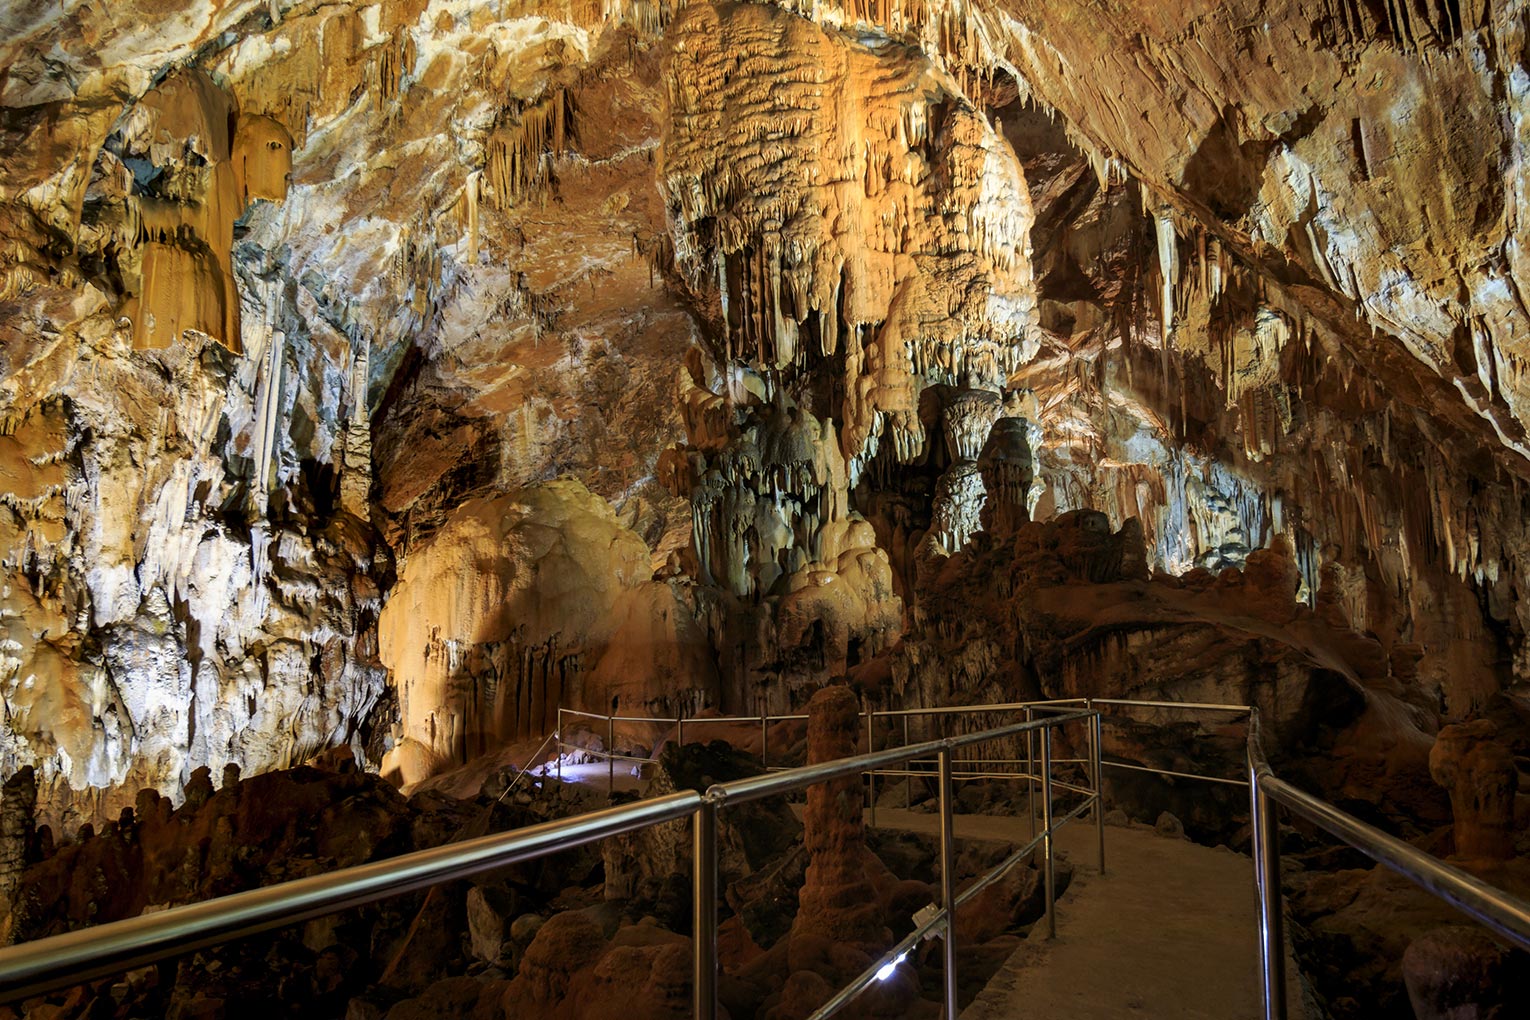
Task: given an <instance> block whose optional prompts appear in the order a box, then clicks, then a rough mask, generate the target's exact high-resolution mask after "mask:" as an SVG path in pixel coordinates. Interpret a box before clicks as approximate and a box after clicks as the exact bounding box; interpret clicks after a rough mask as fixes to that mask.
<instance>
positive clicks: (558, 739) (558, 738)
mask: <svg viewBox="0 0 1530 1020" xmlns="http://www.w3.org/2000/svg"><path fill="white" fill-rule="evenodd" d="M553 737H554V740H553V755H554V757H555V759H556V760H557V762H558V782H560V783H561V782H563V706H562V705H559V706H558V728H557V729H556V730H553Z"/></svg>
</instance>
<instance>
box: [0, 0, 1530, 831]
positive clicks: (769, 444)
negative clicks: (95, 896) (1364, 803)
mask: <svg viewBox="0 0 1530 1020" xmlns="http://www.w3.org/2000/svg"><path fill="white" fill-rule="evenodd" d="M1383 8H1384V9H1383ZM1394 8H1395V9H1394ZM1404 8H1406V10H1404ZM1389 10H1390V11H1392V13H1391V14H1390V15H1389V14H1387V13H1386V11H1389ZM1525 32H1526V26H1525V15H1524V12H1523V11H1522V10H1520V9H1519V8H1518V7H1515V6H1512V5H1509V6H1505V5H1485V4H1483V5H1438V6H1430V7H1429V8H1428V10H1427V11H1425V10H1424V8H1423V6H1422V5H1418V10H1416V11H1415V10H1414V7H1413V6H1410V5H1403V6H1402V7H1397V6H1396V5H1394V7H1393V8H1387V7H1386V6H1385V5H1382V8H1377V9H1373V8H1371V7H1365V6H1364V5H1359V6H1356V5H1342V4H1341V5H1331V4H1320V3H1316V2H1312V0H1284V2H1281V3H1276V4H1273V5H1272V4H1258V3H1254V2H1253V0H1235V2H1233V3H1231V4H1209V3H1191V4H1180V5H1175V6H1173V7H1172V8H1169V7H1164V6H1163V5H1155V4H1148V3H1116V4H1109V5H1101V4H1084V3H1081V2H1072V0H1070V2H1062V3H1055V2H1045V3H1043V2H1032V0H983V2H979V3H976V4H966V3H960V4H959V3H955V2H947V0H928V2H920V3H910V4H891V3H890V4H875V5H849V6H840V5H837V4H834V3H825V4H814V5H807V4H801V3H779V4H741V5H727V6H715V5H711V4H706V3H694V4H689V5H685V6H683V7H678V8H676V7H670V6H667V5H657V6H655V5H650V4H649V3H647V2H646V0H641V2H636V0H635V2H629V3H613V4H608V5H605V6H603V7H596V6H590V5H582V6H581V5H555V4H554V5H548V4H535V3H524V4H512V5H508V6H507V5H505V4H502V3H499V2H493V3H490V2H487V0H413V2H405V3H388V4H382V3H369V2H365V0H346V2H341V3H333V4H324V5H319V4H314V3H308V2H303V3H295V4H285V3H283V2H281V0H276V2H270V3H258V2H255V0H242V2H220V3H207V4H201V5H196V4H190V3H186V2H179V0H172V2H170V3H168V4H165V5H159V6H154V7H153V8H152V9H150V7H148V6H145V5H137V4H133V3H128V4H126V5H125V6H124V5H114V6H110V7H104V6H100V5H95V6H90V5H78V4H76V5H71V4H64V5H62V6H60V5H53V6H48V5H42V6H38V5H12V6H11V7H10V8H7V10H6V11H5V12H4V13H0V40H3V41H0V67H4V68H5V71H4V73H3V76H0V107H3V109H4V117H3V118H0V147H3V154H4V156H5V158H4V159H3V160H0V341H3V342H0V494H3V498H0V631H3V634H0V696H3V698H4V701H5V707H6V714H5V720H6V721H5V723H4V725H3V727H0V771H3V772H4V773H5V774H6V775H10V774H14V773H15V772H16V771H17V770H19V769H20V768H21V767H23V766H26V765H33V766H35V767H36V776H37V783H38V790H39V793H38V804H39V808H38V810H39V813H40V815H41V816H42V817H43V818H55V819H58V820H62V819H64V818H66V817H67V818H69V819H70V821H71V822H73V821H76V820H78V818H84V817H96V818H98V819H99V818H109V817H112V816H114V814H115V812H116V810H117V809H120V807H121V806H123V805H124V804H125V803H126V802H127V800H126V798H127V797H128V794H127V793H126V792H125V791H128V790H132V789H135V788H136V787H137V786H139V785H149V786H153V787H155V788H156V789H158V790H160V791H161V792H162V793H164V794H165V795H167V796H170V797H172V798H176V797H180V796H182V794H183V791H184V788H185V786H186V784H187V783H188V782H189V781H190V778H191V776H192V774H193V773H194V771H195V770H196V769H198V768H201V767H208V768H211V769H214V770H218V769H221V768H222V767H223V766H224V765H225V764H228V763H234V764H237V765H239V766H241V767H242V768H243V769H244V770H245V772H246V774H253V773H255V772H259V771H264V770H267V769H271V768H276V767H280V766H284V765H290V764H293V763H295V762H300V761H302V760H304V759H306V758H307V757H309V756H310V755H311V754H313V753H315V752H317V751H319V750H321V749H323V748H326V747H330V746H335V745H350V746H352V747H354V748H355V749H356V751H357V752H358V753H359V754H360V755H361V757H362V758H363V759H364V760H365V763H366V765H367V766H368V767H373V768H380V767H383V765H384V760H385V758H386V763H387V768H388V769H389V771H390V773H392V774H396V775H397V777H399V778H406V779H416V778H423V777H425V776H426V775H428V774H430V773H431V772H433V771H435V770H438V769H440V768H442V767H444V766H446V765H448V764H452V763H456V762H459V761H461V760H463V759H464V758H466V757H470V756H472V755H474V754H477V753H478V752H480V751H483V750H489V749H491V748H492V747H493V746H495V744H496V742H498V741H502V740H504V739H506V738H510V737H514V736H519V735H523V734H529V733H539V732H541V731H543V730H545V729H546V728H547V727H548V726H549V724H550V721H551V717H550V715H549V712H550V711H551V710H552V709H553V708H554V707H555V706H556V705H557V704H558V703H560V702H562V703H565V704H571V705H581V706H584V707H588V708H592V709H594V708H608V707H609V706H611V705H612V704H617V705H619V706H620V707H622V708H623V709H626V708H632V709H634V710H639V709H649V708H651V709H653V710H655V711H659V710H662V711H664V712H666V713H669V712H673V711H677V710H680V709H685V710H691V709H696V710H700V709H702V708H717V709H721V710H723V711H741V712H749V713H753V712H756V711H758V710H759V709H760V708H762V707H767V708H775V709H783V708H787V707H790V706H793V705H796V704H800V703H801V701H802V700H804V699H805V698H806V697H807V696H808V695H809V693H810V692H811V691H812V690H813V689H815V688H817V687H819V686H821V685H822V684H824V683H826V682H829V681H832V680H835V679H837V678H840V677H844V676H851V677H854V678H855V679H856V681H857V682H858V683H861V685H862V687H863V689H864V690H865V691H866V692H867V693H868V695H869V696H871V697H872V698H873V699H877V700H878V702H879V703H883V704H887V705H889V706H890V707H891V706H894V705H905V704H924V703H928V702H934V701H942V700H949V699H951V698H953V697H961V698H963V699H968V700H980V699H984V698H992V699H995V700H1008V699H1010V698H1013V697H1017V696H1021V695H1030V694H1041V693H1052V692H1055V691H1068V692H1074V691H1091V692H1094V691H1099V692H1101V693H1104V690H1103V688H1102V687H1100V686H1099V683H1100V681H1101V678H1102V677H1107V676H1112V677H1120V676H1125V677H1126V679H1124V680H1121V681H1120V682H1121V684H1122V685H1124V686H1126V687H1128V688H1130V689H1133V690H1138V691H1143V692H1151V691H1162V692H1167V691H1171V690H1176V691H1180V692H1182V693H1187V692H1190V691H1203V692H1205V693H1206V695H1207V696H1208V697H1210V696H1212V695H1213V694H1215V695H1218V696H1219V697H1224V698H1238V699H1241V700H1256V701H1260V703H1261V704H1268V705H1270V706H1272V708H1274V709H1275V710H1276V713H1277V715H1278V717H1279V720H1280V722H1281V725H1282V727H1283V732H1286V733H1289V734H1291V735H1292V736H1293V738H1295V737H1296V736H1297V735H1298V734H1299V733H1300V734H1305V735H1306V736H1307V737H1310V738H1311V739H1312V740H1314V741H1316V742H1317V743H1318V744H1320V745H1321V746H1323V747H1325V748H1326V749H1330V750H1332V751H1333V754H1334V757H1335V758H1336V759H1338V760H1339V762H1340V765H1339V766H1338V767H1337V768H1335V769H1334V770H1332V771H1331V772H1328V773H1325V774H1324V775H1323V776H1322V777H1320V778H1321V779H1322V781H1323V782H1324V783H1328V784H1331V787H1332V788H1335V789H1359V788H1361V787H1363V786H1364V785H1365V783H1366V782H1367V781H1368V780H1369V778H1370V777H1372V776H1373V774H1374V771H1375V770H1376V769H1377V768H1378V767H1379V766H1380V765H1381V764H1383V763H1384V764H1385V765H1386V768H1383V769H1382V772H1381V774H1383V775H1384V776H1386V777H1388V778H1387V781H1386V782H1385V783H1384V784H1383V785H1384V786H1385V787H1386V790H1385V791H1384V792H1383V799H1384V800H1385V801H1386V802H1387V804H1388V806H1389V807H1390V806H1396V807H1397V808H1398V810H1400V811H1406V812H1413V813H1414V815H1415V816H1416V817H1419V818H1425V819H1431V820H1433V819H1437V818H1438V816H1439V813H1440V810H1441V799H1440V797H1439V794H1438V792H1437V791H1436V790H1435V789H1434V788H1433V786H1432V785H1430V784H1428V783H1427V782H1425V783H1423V784H1421V785H1422V786H1423V788H1424V789H1423V792H1418V791H1417V790H1415V791H1414V792H1413V793H1412V794H1410V793H1409V792H1408V790H1407V787H1408V786H1409V785H1410V784H1414V782H1415V781H1416V780H1418V779H1420V778H1421V777H1422V776H1423V775H1424V774H1426V772H1427V754H1428V748H1429V746H1430V744H1431V742H1432V738H1433V735H1434V733H1435V732H1436V731H1437V730H1438V729H1439V728H1440V726H1441V725H1443V724H1447V723H1451V722H1459V721H1463V720H1466V719H1468V718H1469V717H1471V716H1472V715H1473V714H1476V713H1481V712H1485V711H1492V710H1495V708H1498V707H1501V706H1502V704H1503V698H1502V696H1503V695H1504V693H1505V692H1508V693H1510V694H1511V695H1516V696H1517V693H1518V692H1520V691H1522V684H1523V683H1524V682H1525V681H1526V679H1527V678H1530V652H1527V646H1526V642H1525V632H1526V625H1527V623H1530V602H1527V601H1526V600H1525V599H1524V598H1523V596H1522V594H1521V593H1522V592H1523V591H1524V590H1525V587H1526V584H1527V579H1526V578H1527V575H1526V570H1525V563H1526V553H1527V550H1530V536H1527V534H1526V530H1525V524H1524V521H1525V519H1526V514H1525V512H1524V509H1525V508H1524V498H1523V494H1522V489H1523V481H1524V479H1525V478H1526V477H1530V464H1527V457H1530V447H1527V444H1526V440H1525V438H1524V432H1525V426H1526V425H1527V424H1530V391H1527V390H1526V383H1525V380H1524V372H1523V370H1522V361H1523V359H1524V358H1525V356H1526V352H1525V351H1524V350H1523V337H1524V336H1525V335H1527V332H1530V322H1527V321H1526V320H1527V318H1530V315H1527V313H1526V311H1525V309H1524V306H1523V303H1522V300H1521V296H1520V295H1519V290H1518V284H1517V282H1516V281H1517V280H1519V279H1521V278H1522V277H1523V276H1524V275H1525V272H1524V270H1525V267H1524V266H1523V265H1522V262H1523V260H1524V258H1525V255H1524V251H1525V243H1524V238H1523V236H1522V235H1523V233H1524V230H1525V226H1524V222H1523V219H1522V216H1521V211H1522V208H1523V206H1524V203H1525V194H1524V193H1525V190H1526V183H1525V182H1526V180H1530V173H1527V171H1526V169H1525V168H1524V166H1523V159H1524V153H1523V149H1524V145H1525V138H1524V134H1525V131H1526V127H1525V117H1524V108H1525V104H1526V98H1525V97H1526V83H1525V80H1524V79H1525V75H1524V72H1523V69H1522V67H1521V66H1520V65H1521V63H1522V60H1521V59H1520V57H1519V54H1520V53H1521V51H1522V49H1523V43H1524V41H1525V38H1524V37H1525ZM565 476H567V477H565ZM1029 522H1037V523H1036V524H1034V525H1030V524H1029ZM1047 522H1050V523H1047ZM1048 529H1050V530H1048ZM1197 568H1200V569H1197ZM1229 568H1231V569H1232V570H1235V571H1240V572H1238V573H1228V572H1227V571H1228V570H1229ZM1171 575H1172V576H1173V577H1179V578H1180V580H1177V581H1176V580H1173V579H1171ZM1149 578H1152V580H1149ZM380 619H381V620H382V622H381V623H379V620H380ZM1112 643H1114V645H1113V644H1112ZM1266 654H1268V655H1270V656H1272V661H1273V662H1274V664H1275V665H1274V668H1273V669H1272V670H1263V671H1261V670H1259V669H1256V668H1255V667H1254V666H1253V665H1250V663H1251V662H1255V661H1262V660H1258V659H1257V656H1260V655H1266ZM1159 656H1163V657H1166V661H1170V662H1173V663H1175V664H1176V667H1177V668H1179V669H1180V672H1181V674H1182V675H1181V676H1179V677H1178V678H1174V677H1169V676H1167V675H1164V673H1163V670H1162V668H1160V667H1157V666H1154V665H1153V664H1152V661H1151V660H1153V659H1154V658H1155V657H1159ZM1251 657H1253V658H1251ZM1123 663H1124V664H1125V665H1126V666H1128V667H1130V668H1129V669H1128V670H1127V671H1126V672H1125V673H1122V672H1120V671H1118V669H1117V667H1120V666H1122V665H1123ZM1269 676H1273V677H1274V680H1273V681H1271V682H1268V683H1266V682H1264V680H1263V679H1261V678H1267V677H1269ZM1325 726H1328V727H1330V728H1331V729H1334V730H1337V731H1339V732H1342V733H1344V734H1346V735H1347V737H1346V739H1344V740H1337V739H1336V738H1335V735H1334V733H1332V732H1327V731H1325V730H1324V729H1323V728H1324V727H1325ZM1350 738H1353V739H1350ZM1138 750H1143V749H1141V748H1139V749H1138ZM1394 794H1395V796H1394Z"/></svg>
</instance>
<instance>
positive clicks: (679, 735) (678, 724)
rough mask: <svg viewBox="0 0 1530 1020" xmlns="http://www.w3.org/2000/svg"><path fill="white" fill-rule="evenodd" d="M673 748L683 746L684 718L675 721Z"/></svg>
mask: <svg viewBox="0 0 1530 1020" xmlns="http://www.w3.org/2000/svg"><path fill="white" fill-rule="evenodd" d="M675 746H676V747H684V746H685V716H683V715H682V716H681V717H680V718H678V719H676V720H675Z"/></svg>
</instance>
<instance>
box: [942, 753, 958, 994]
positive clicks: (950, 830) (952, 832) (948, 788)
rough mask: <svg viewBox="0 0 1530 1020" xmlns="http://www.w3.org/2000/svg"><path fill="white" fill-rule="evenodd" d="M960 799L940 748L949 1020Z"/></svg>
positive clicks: (947, 759)
mask: <svg viewBox="0 0 1530 1020" xmlns="http://www.w3.org/2000/svg"><path fill="white" fill-rule="evenodd" d="M955 810H956V797H955V796H954V795H953V794H952V782H951V749H950V748H949V747H943V748H941V749H940V904H941V906H942V907H944V908H945V911H946V934H945V938H944V939H943V941H944V943H945V967H944V968H943V975H942V977H943V980H944V982H945V1004H946V1010H945V1013H946V1020H956V1017H957V1012H956V819H955V817H954V816H953V812H954V811H955Z"/></svg>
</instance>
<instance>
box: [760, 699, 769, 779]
mask: <svg viewBox="0 0 1530 1020" xmlns="http://www.w3.org/2000/svg"><path fill="white" fill-rule="evenodd" d="M769 745H770V717H769V716H767V715H766V714H765V709H764V707H763V706H762V707H761V708H760V768H762V769H763V768H765V767H766V766H767V765H769V764H770V761H769V759H768V757H767V755H766V751H767V750H768V748H769Z"/></svg>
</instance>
